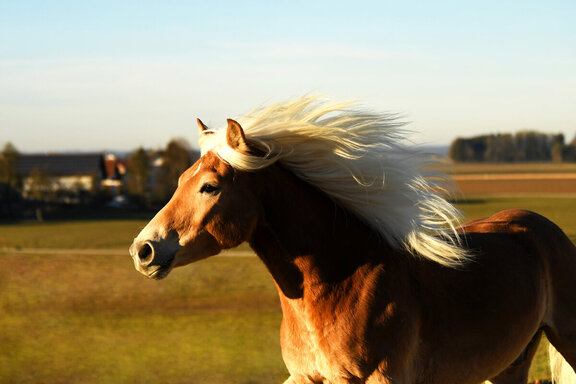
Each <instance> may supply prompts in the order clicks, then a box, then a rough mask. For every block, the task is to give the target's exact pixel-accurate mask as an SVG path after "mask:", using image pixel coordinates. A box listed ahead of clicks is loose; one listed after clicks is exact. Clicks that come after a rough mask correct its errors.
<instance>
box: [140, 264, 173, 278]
mask: <svg viewBox="0 0 576 384" xmlns="http://www.w3.org/2000/svg"><path fill="white" fill-rule="evenodd" d="M172 269H173V267H172V265H171V264H169V265H163V266H159V267H158V268H155V269H154V270H152V271H148V272H147V273H145V275H146V276H147V277H148V278H150V279H154V280H162V279H165V278H166V277H167V276H168V275H169V274H170V272H172Z"/></svg>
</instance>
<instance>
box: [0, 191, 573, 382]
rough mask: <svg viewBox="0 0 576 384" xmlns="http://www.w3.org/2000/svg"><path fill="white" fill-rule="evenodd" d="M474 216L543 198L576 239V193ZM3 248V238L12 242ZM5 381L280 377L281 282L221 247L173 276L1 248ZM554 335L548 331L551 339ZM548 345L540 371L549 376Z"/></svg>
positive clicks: (43, 243)
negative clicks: (220, 252) (223, 253)
mask: <svg viewBox="0 0 576 384" xmlns="http://www.w3.org/2000/svg"><path fill="white" fill-rule="evenodd" d="M459 207H460V208H462V209H463V210H464V212H465V213H466V218H467V219H474V218H479V217H485V216H488V215H490V214H492V213H494V212H496V211H499V210H501V209H506V208H524V209H531V210H535V211H537V212H539V213H541V214H543V215H545V216H547V217H549V218H551V219H552V220H553V221H555V222H556V223H557V224H558V225H560V227H562V228H563V229H564V230H565V231H566V232H567V233H568V235H569V236H570V237H571V238H572V239H573V240H575V239H576V220H574V218H575V217H576V198H519V199H513V198H486V199H483V198H479V199H475V200H471V201H468V202H464V203H463V204H459ZM145 224H146V222H145V221H138V220H125V221H99V222H98V221H74V222H57V223H49V222H48V223H42V224H36V223H21V224H13V225H1V226H0V239H2V238H5V242H6V243H8V245H9V246H17V247H22V248H32V247H43V248H78V249H85V248H97V249H106V248H122V249H127V247H128V246H129V244H130V243H131V241H132V238H133V237H134V236H135V235H136V234H137V232H138V231H139V229H140V228H141V227H142V226H144V225H145ZM0 250H1V247H0ZM0 271H2V274H0V382H1V383H39V382H43V383H88V384H90V383H111V382H116V383H120V382H121V383H159V382H170V383H208V384H211V383H214V384H215V383H242V384H248V383H280V382H282V381H283V380H284V379H285V378H286V377H287V372H286V369H285V368H284V364H283V362H282V358H281V353H280V346H279V326H280V319H281V312H280V307H279V304H278V298H277V293H276V289H275V287H274V283H273V281H272V279H271V277H270V276H269V274H268V272H267V271H266V269H265V267H264V266H263V265H262V263H261V262H260V261H259V260H258V259H257V258H251V257H214V258H211V259H208V260H204V261H202V262H199V263H196V264H193V265H190V266H187V267H184V268H179V269H177V270H175V271H174V272H173V273H172V274H171V275H170V276H169V277H168V278H167V279H166V280H163V281H161V282H156V281H151V280H148V279H146V278H144V277H142V276H141V275H139V274H138V273H137V272H136V271H134V268H133V265H132V262H131V260H130V258H129V256H128V255H127V254H126V256H115V255H105V254H103V255H100V256H85V255H75V254H74V253H73V252H71V253H70V254H53V255H33V254H21V253H19V254H14V253H10V252H4V253H2V252H0ZM544 345H545V343H543V346H544ZM546 364H547V361H546V355H545V350H544V348H541V350H540V351H539V356H538V357H537V358H536V361H535V363H534V367H533V369H532V373H531V379H532V380H535V379H545V378H547V375H548V371H547V366H546Z"/></svg>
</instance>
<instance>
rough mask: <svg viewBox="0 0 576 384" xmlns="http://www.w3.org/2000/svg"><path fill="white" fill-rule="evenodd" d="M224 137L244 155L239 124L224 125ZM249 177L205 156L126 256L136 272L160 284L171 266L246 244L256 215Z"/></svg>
mask: <svg viewBox="0 0 576 384" xmlns="http://www.w3.org/2000/svg"><path fill="white" fill-rule="evenodd" d="M199 125H200V128H201V134H209V133H207V131H206V127H205V126H204V125H203V124H202V123H201V122H200V121H199ZM226 135H227V137H226V138H227V143H228V146H229V147H231V148H232V149H234V150H236V151H239V152H242V151H248V146H247V144H246V139H245V137H244V133H243V131H242V128H241V127H240V125H239V124H238V123H236V122H235V121H233V120H228V129H227V133H226ZM252 176H253V174H251V173H248V172H239V171H236V170H235V169H233V168H232V167H231V166H230V165H229V164H228V163H226V162H224V161H223V160H221V159H220V158H219V157H218V156H217V155H216V154H215V153H213V152H211V151H209V152H207V153H206V154H204V155H203V156H202V157H201V158H200V159H199V160H198V161H197V162H196V163H195V164H194V165H193V166H192V167H190V168H189V169H188V170H186V171H185V172H184V173H183V174H182V175H181V176H180V179H179V180H178V188H177V189H176V192H174V195H173V196H172V198H171V200H170V201H169V202H168V204H166V206H165V207H164V208H162V210H160V212H158V213H157V214H156V216H155V217H154V218H153V219H152V220H151V221H150V222H149V223H148V225H146V227H145V228H144V229H143V230H142V231H141V232H140V234H138V236H137V237H136V239H134V242H133V243H132V246H131V247H130V254H131V256H132V258H133V260H134V265H135V267H136V269H137V270H138V271H139V272H141V273H142V274H144V275H146V276H148V277H151V278H154V279H162V278H164V277H166V276H167V275H168V273H170V271H171V270H172V268H174V267H179V266H182V265H186V264H189V263H192V262H194V261H198V260H201V259H204V258H207V257H209V256H213V255H216V254H218V253H219V252H220V251H221V250H222V249H227V248H232V247H235V246H238V245H239V244H240V243H242V242H243V241H246V240H248V239H249V238H250V235H251V233H252V231H253V230H254V227H255V225H256V222H257V218H258V212H259V205H258V203H257V202H258V200H257V198H256V196H255V194H254V191H253V188H252V185H251V184H252V183H251V182H250V180H251V178H252Z"/></svg>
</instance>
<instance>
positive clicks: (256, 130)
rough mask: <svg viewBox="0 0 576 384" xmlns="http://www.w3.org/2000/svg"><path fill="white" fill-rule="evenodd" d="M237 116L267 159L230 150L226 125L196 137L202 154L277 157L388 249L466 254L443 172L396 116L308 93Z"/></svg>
mask: <svg viewBox="0 0 576 384" xmlns="http://www.w3.org/2000/svg"><path fill="white" fill-rule="evenodd" d="M236 120H237V121H238V122H239V123H240V125H241V126H242V127H243V129H244V133H245V135H246V139H247V140H248V142H249V143H250V145H252V146H254V147H256V148H258V149H259V150H260V151H262V152H263V153H265V154H266V155H265V156H252V155H248V154H242V153H239V152H237V151H234V150H233V149H231V148H230V147H228V146H227V144H226V137H225V129H221V130H218V131H214V132H213V133H214V134H210V135H202V136H203V137H202V138H201V142H200V145H201V147H202V152H203V153H205V152H207V151H210V150H212V151H214V152H215V153H217V154H218V156H220V158H222V159H223V160H224V161H226V162H228V163H229V164H230V165H231V166H233V167H234V168H236V169H239V170H245V171H255V170H258V169H262V168H265V167H268V166H270V165H271V164H273V163H275V162H279V163H280V164H282V165H283V166H284V167H286V168H287V169H289V170H291V171H292V172H294V174H296V175H297V176H298V177H300V178H301V179H302V180H304V181H306V182H308V183H310V184H312V185H314V186H315V187H316V188H318V189H320V190H322V191H323V192H325V193H326V194H327V195H328V196H329V197H330V198H332V199H333V200H334V201H336V202H337V203H338V204H339V205H341V206H342V207H344V208H346V209H347V210H349V211H350V212H353V213H354V214H356V215H357V216H358V217H360V218H361V219H362V220H364V221H365V222H366V223H367V224H368V225H369V226H371V227H372V228H373V229H374V230H376V231H377V232H378V233H380V234H381V235H382V236H383V238H384V239H386V240H387V241H388V242H389V243H390V244H391V245H392V246H393V247H395V248H397V249H404V250H407V251H408V252H410V253H411V254H413V255H417V256H421V257H424V258H427V259H430V260H433V261H435V262H438V263H440V264H442V265H445V266H457V265H459V264H461V263H462V262H463V261H465V260H466V259H467V258H468V255H467V253H466V251H465V250H464V249H463V248H462V247H461V246H460V243H459V237H458V234H457V232H456V226H457V224H458V223H459V219H460V214H459V211H458V210H457V209H456V208H455V207H454V206H453V205H452V204H450V203H449V202H448V201H446V199H445V198H444V197H443V195H444V192H445V191H446V190H447V187H449V184H448V183H447V182H446V178H445V176H444V174H443V173H441V172H438V171H435V170H433V168H432V167H430V164H431V161H430V157H429V156H426V155H424V154H422V153H420V152H418V151H416V150H414V149H411V148H410V147H409V145H408V144H407V142H406V139H405V131H404V130H402V129H401V127H402V126H403V125H404V124H403V123H402V122H399V121H398V120H397V118H396V116H394V115H389V114H379V113H374V112H371V111H362V110H360V109H359V108H357V107H356V106H355V104H353V103H351V102H332V101H328V100H325V99H322V98H320V97H317V96H308V97H303V98H300V99H297V100H291V101H287V102H282V103H275V104H271V105H268V106H264V107H259V108H257V109H255V110H253V111H251V112H249V113H248V114H246V115H244V116H241V117H239V118H237V119H236Z"/></svg>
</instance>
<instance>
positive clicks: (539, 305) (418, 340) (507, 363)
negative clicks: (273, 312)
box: [130, 96, 576, 384]
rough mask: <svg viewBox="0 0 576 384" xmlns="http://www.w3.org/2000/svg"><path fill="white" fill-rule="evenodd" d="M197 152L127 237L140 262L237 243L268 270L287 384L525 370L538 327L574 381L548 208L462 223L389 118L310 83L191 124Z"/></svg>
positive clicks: (438, 179) (164, 267) (502, 376)
mask: <svg viewBox="0 0 576 384" xmlns="http://www.w3.org/2000/svg"><path fill="white" fill-rule="evenodd" d="M198 124H199V127H200V146H201V149H202V154H201V157H200V159H199V160H198V161H197V162H196V163H195V164H194V165H192V166H191V167H190V168H189V169H188V170H186V171H185V172H184V173H183V174H182V175H181V176H180V178H179V182H178V188H177V189H176V191H175V192H174V195H173V196H172V198H171V199H170V201H169V202H168V203H167V204H166V205H165V206H164V207H163V208H162V209H161V210H160V211H159V212H158V213H157V214H156V215H155V216H154V218H153V219H152V220H151V221H150V222H149V223H148V224H147V225H146V226H145V227H144V228H143V229H142V231H141V232H140V233H139V234H138V236H137V237H136V238H135V239H134V242H133V243H132V245H131V247H130V254H131V257H132V259H133V262H134V265H135V268H136V269H137V270H138V271H139V272H141V273H142V274H144V275H145V276H147V277H149V278H152V279H158V280H160V279H163V278H165V277H166V276H168V275H169V273H170V272H171V271H172V270H173V269H174V268H176V267H180V266H184V265H187V264H189V263H192V262H196V261H199V260H201V259H205V258H207V257H210V256H213V255H216V254H218V253H219V252H220V251H222V250H224V249H229V248H233V247H236V246H238V245H239V244H241V243H243V242H248V243H249V245H250V246H251V248H252V249H253V250H254V252H255V253H256V255H257V256H258V257H259V258H260V259H261V260H262V262H263V263H264V264H265V265H266V267H267V269H268V271H269V272H270V274H271V275H272V277H273V279H274V282H275V284H276V287H277V290H278V294H279V297H280V304H281V308H282V312H283V318H282V323H281V327H280V339H281V351H282V357H283V359H284V362H285V364H286V367H287V369H288V372H289V374H290V376H289V378H288V379H287V380H286V381H285V383H286V384H304V383H309V384H311V383H331V384H340V383H369V384H375V383H387V384H477V383H482V382H489V383H492V384H520V383H526V381H527V377H528V369H529V366H530V363H531V360H532V358H533V356H534V354H535V351H536V349H537V346H538V343H539V340H540V338H541V335H542V334H545V335H546V336H547V337H548V339H549V340H550V343H551V346H552V347H551V351H552V354H551V356H554V357H555V358H556V360H554V361H553V363H552V365H553V366H554V367H555V368H557V371H558V372H563V374H562V378H558V379H556V380H558V381H557V382H558V383H562V384H567V383H572V384H574V383H576V375H575V374H574V371H573V369H574V368H575V367H576V278H575V276H576V248H575V246H574V245H573V244H572V242H571V241H570V240H569V238H568V237H567V236H566V235H565V234H564V233H563V232H562V230H561V229H560V228H558V227H557V226H556V225H555V224H554V223H552V222H551V221H549V220H548V219H546V218H544V217H542V216H540V215H538V214H536V213H533V212H529V211H525V210H517V209H514V210H506V211H503V212H500V213H496V214H494V215H493V216H491V217H488V218H485V219H481V220H475V221H472V222H468V223H464V224H460V223H461V217H460V216H459V212H458V210H457V209H456V208H454V206H453V205H452V204H451V203H450V202H449V200H448V199H449V196H450V195H449V192H450V182H449V180H448V178H447V176H445V174H444V173H443V171H442V170H439V169H438V167H434V166H433V164H432V165H431V164H430V163H431V160H430V157H429V156H426V155H425V154H423V153H422V152H421V151H419V150H418V149H417V148H415V147H414V145H412V144H411V143H409V142H407V140H406V137H407V133H406V131H405V130H404V128H403V125H404V123H403V122H401V121H399V119H398V117H397V116H395V115H392V114H387V113H378V112H374V111H371V110H366V109H365V108H364V109H363V108H362V107H361V106H358V105H357V104H355V103H348V102H336V101H332V100H329V99H324V98H321V97H317V96H305V97H303V98H299V99H293V100H288V101H285V102H279V103H273V104H270V105H268V106H261V107H259V108H256V109H255V110H253V111H251V112H249V113H247V114H246V115H244V116H241V117H239V118H236V119H235V120H231V119H229V120H228V121H227V125H226V126H225V127H222V129H216V130H213V129H210V128H208V127H207V126H206V125H205V124H204V123H202V122H201V121H200V120H198Z"/></svg>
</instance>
